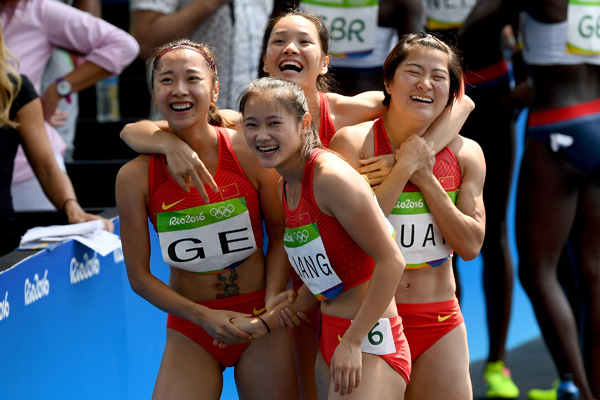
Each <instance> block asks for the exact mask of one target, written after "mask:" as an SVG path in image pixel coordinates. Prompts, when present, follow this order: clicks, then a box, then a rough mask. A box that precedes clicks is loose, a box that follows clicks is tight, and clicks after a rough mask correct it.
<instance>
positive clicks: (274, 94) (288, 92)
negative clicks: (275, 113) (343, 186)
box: [239, 77, 323, 159]
mask: <svg viewBox="0 0 600 400" xmlns="http://www.w3.org/2000/svg"><path fill="white" fill-rule="evenodd" d="M253 97H263V98H266V99H268V100H269V101H271V102H272V103H273V104H277V105H278V106H281V107H283V108H284V109H285V110H286V111H287V112H288V113H290V114H291V115H293V116H294V117H295V118H296V121H297V122H298V123H300V121H302V119H303V118H304V115H305V114H307V113H309V111H308V103H307V101H306V97H305V96H304V91H303V90H302V88H301V87H300V86H298V85H297V84H295V83H293V82H289V81H285V80H283V79H279V78H270V77H265V78H260V79H256V80H254V81H252V82H251V83H250V85H249V86H248V88H247V89H246V90H245V91H244V92H243V93H242V95H241V97H240V105H239V110H240V113H241V114H242V115H244V110H245V107H246V103H247V102H248V101H249V100H250V99H252V98H253ZM317 147H320V148H322V147H323V144H322V143H321V139H320V138H319V133H318V132H317V130H316V129H315V127H314V125H313V124H312V123H311V124H310V126H309V127H308V132H307V133H306V136H305V137H304V142H303V143H302V147H301V148H300V154H301V156H302V158H303V159H305V158H306V157H307V156H308V155H310V153H311V152H312V151H313V149H315V148H317Z"/></svg>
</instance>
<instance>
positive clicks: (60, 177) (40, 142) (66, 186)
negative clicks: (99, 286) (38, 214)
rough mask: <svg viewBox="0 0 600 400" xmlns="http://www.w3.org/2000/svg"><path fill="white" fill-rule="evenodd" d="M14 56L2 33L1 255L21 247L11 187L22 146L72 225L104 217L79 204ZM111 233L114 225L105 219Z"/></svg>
mask: <svg viewBox="0 0 600 400" xmlns="http://www.w3.org/2000/svg"><path fill="white" fill-rule="evenodd" d="M11 61H14V59H13V57H12V55H11V54H10V53H9V52H8V51H7V49H6V47H5V46H4V41H3V38H2V31H1V30H0V100H1V101H0V104H1V105H2V106H1V108H0V155H1V156H0V226H1V227H2V229H1V230H0V255H4V254H6V253H8V252H10V251H12V250H13V249H14V248H16V247H17V246H18V244H19V239H20V237H19V233H18V231H17V227H16V223H15V218H14V212H13V206H12V200H11V195H10V184H11V179H12V173H13V167H14V164H13V160H14V157H15V155H16V152H17V146H18V145H19V143H22V144H23V146H24V148H25V150H26V153H27V156H28V158H29V159H30V160H31V164H32V166H33V168H34V170H35V173H36V175H37V176H38V177H39V179H40V182H41V184H42V186H43V188H44V190H45V192H46V193H47V195H48V197H49V198H50V200H51V201H52V203H53V204H54V205H55V206H56V207H57V208H59V209H61V210H62V211H63V212H64V213H65V214H66V215H67V218H68V221H69V222H70V223H77V222H84V221H89V220H92V219H98V218H100V217H98V216H96V215H92V214H88V213H86V212H84V211H83V210H82V209H81V206H80V205H79V203H78V202H77V197H76V196H75V191H74V190H73V185H72V184H71V181H70V180H69V177H68V176H67V174H65V173H64V172H63V171H62V170H61V169H60V168H59V166H58V165H57V163H56V161H55V159H54V156H53V154H52V148H51V147H50V141H49V140H48V136H47V134H46V130H45V128H44V120H43V111H42V103H41V101H40V99H39V98H38V97H37V94H36V92H35V90H34V88H33V86H32V85H31V82H29V79H27V77H25V76H21V75H19V74H18V73H17V72H16V69H15V68H14V67H13V65H12V63H11ZM103 220H104V225H105V228H106V229H107V230H110V231H112V230H113V229H114V226H113V224H112V222H111V221H109V220H107V219H104V218H103Z"/></svg>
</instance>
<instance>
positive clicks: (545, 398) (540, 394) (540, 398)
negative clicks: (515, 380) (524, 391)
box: [528, 380, 559, 400]
mask: <svg viewBox="0 0 600 400" xmlns="http://www.w3.org/2000/svg"><path fill="white" fill-rule="evenodd" d="M558 383H559V382H558V380H557V381H554V383H553V384H552V389H545V390H544V389H531V390H530V391H529V395H528V398H529V400H556V399H557V397H558V394H557V391H558Z"/></svg>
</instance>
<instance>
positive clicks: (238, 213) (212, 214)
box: [156, 198, 256, 273]
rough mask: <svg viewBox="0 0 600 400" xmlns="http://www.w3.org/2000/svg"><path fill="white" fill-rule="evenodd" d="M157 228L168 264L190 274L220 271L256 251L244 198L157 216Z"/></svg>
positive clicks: (164, 257)
mask: <svg viewBox="0 0 600 400" xmlns="http://www.w3.org/2000/svg"><path fill="white" fill-rule="evenodd" d="M156 227H157V231H158V237H159V239H160V247H161V250H162V254H163V259H164V261H165V263H167V264H169V265H172V266H174V267H177V268H181V269H185V270H187V271H192V272H198V273H215V272H220V271H222V270H223V269H225V268H227V267H228V266H232V265H235V264H236V263H238V262H240V261H242V260H244V259H246V258H247V257H249V256H250V255H251V254H253V253H254V252H255V251H256V241H255V238H254V232H253V230H252V223H251V221H250V214H249V212H248V207H247V206H246V201H245V200H244V199H243V198H235V199H231V200H226V201H222V202H219V203H211V204H205V205H202V206H198V207H192V208H188V209H185V210H179V211H171V212H164V213H158V214H157V215H156Z"/></svg>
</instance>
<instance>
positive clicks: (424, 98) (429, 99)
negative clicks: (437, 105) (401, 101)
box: [410, 96, 433, 103]
mask: <svg viewBox="0 0 600 400" xmlns="http://www.w3.org/2000/svg"><path fill="white" fill-rule="evenodd" d="M410 98H411V99H413V100H416V101H421V102H423V103H433V99H431V98H429V97H421V96H410Z"/></svg>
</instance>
